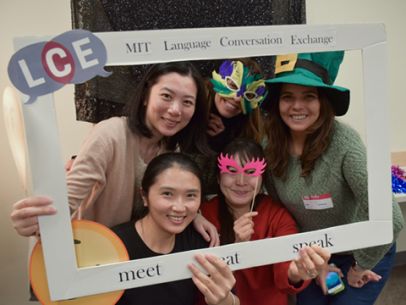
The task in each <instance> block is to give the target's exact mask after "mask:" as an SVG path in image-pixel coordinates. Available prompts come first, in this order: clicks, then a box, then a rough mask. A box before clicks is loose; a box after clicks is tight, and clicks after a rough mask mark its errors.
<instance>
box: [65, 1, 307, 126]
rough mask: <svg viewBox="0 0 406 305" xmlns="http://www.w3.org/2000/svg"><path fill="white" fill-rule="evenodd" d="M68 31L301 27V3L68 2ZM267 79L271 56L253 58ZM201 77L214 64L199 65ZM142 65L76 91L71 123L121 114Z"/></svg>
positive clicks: (117, 71)
mask: <svg viewBox="0 0 406 305" xmlns="http://www.w3.org/2000/svg"><path fill="white" fill-rule="evenodd" d="M71 9H72V27H73V28H74V29H78V28H79V29H85V30H89V31H92V32H106V31H130V30H151V29H173V28H197V27H226V26H244V25H277V24H279V25H280V24H300V23H305V22H306V19H305V0H245V1H240V0H239V1H232V0H217V1H211V0H148V1H145V0H71ZM256 60H257V61H258V62H259V64H260V65H261V67H262V69H263V71H264V73H265V75H266V76H272V73H273V71H270V70H269V67H271V66H272V62H273V58H272V57H258V58H256ZM196 65H197V66H198V67H199V68H200V70H201V72H202V74H203V75H204V76H208V75H211V71H212V70H213V69H214V68H215V66H216V65H217V62H216V61H215V60H210V61H198V62H196ZM147 67H148V66H147V65H138V66H121V67H120V66H118V67H107V68H106V70H110V71H112V72H113V74H112V75H111V76H110V77H108V78H102V77H96V78H94V79H92V80H90V81H88V82H86V83H84V84H80V85H76V86H75V107H76V118H77V120H80V121H88V122H92V123H97V122H99V121H101V120H104V119H107V118H109V117H111V116H117V115H120V114H121V113H122V111H123V106H124V104H125V102H126V101H127V99H128V98H129V96H130V95H131V92H132V91H133V89H134V87H135V85H136V84H137V82H138V80H139V79H140V78H141V76H142V75H143V73H144V71H145V70H146V68H147Z"/></svg>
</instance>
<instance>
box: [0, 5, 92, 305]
mask: <svg viewBox="0 0 406 305" xmlns="http://www.w3.org/2000/svg"><path fill="white" fill-rule="evenodd" d="M70 22H71V19H70V1H67V0H65V1H55V0H38V1H26V0H14V1H0V29H1V30H0V31H1V32H0V41H1V51H0V93H1V96H3V90H4V88H5V86H7V85H10V81H9V79H8V76H7V64H8V61H9V59H10V57H11V55H12V54H13V53H14V51H13V41H12V39H13V37H19V36H44V35H51V36H52V35H58V34H60V33H62V32H64V31H68V30H70V29H71V23H70ZM1 100H2V97H1ZM56 101H57V102H56V108H57V111H58V120H59V124H60V126H61V131H60V136H61V138H63V139H64V142H63V158H64V159H66V158H67V157H68V156H69V155H71V154H74V153H75V152H77V150H78V148H79V146H80V142H81V141H82V139H83V136H84V135H85V133H86V130H87V128H88V124H87V123H78V122H75V112H74V104H73V88H72V86H68V87H67V88H63V89H61V90H59V91H58V92H57V93H56ZM2 105H3V103H2V102H1V106H0V160H1V161H0V173H1V175H0V232H1V233H0V249H1V250H0V274H1V278H0V296H1V301H0V304H7V305H25V304H33V303H32V302H28V301H27V300H28V292H27V287H28V286H27V285H28V284H27V283H28V282H27V276H26V261H27V249H28V242H27V239H26V238H22V237H19V236H17V234H16V233H15V231H14V229H13V228H12V227H11V223H10V221H9V214H10V211H11V205H12V203H13V202H15V201H16V200H18V199H20V198H22V197H23V196H24V190H23V188H22V185H21V183H20V181H19V178H18V176H17V171H16V167H15V165H14V160H13V158H12V155H11V152H10V148H9V145H8V140H7V135H6V133H5V128H4V119H3V107H2ZM44 149H46V147H44Z"/></svg>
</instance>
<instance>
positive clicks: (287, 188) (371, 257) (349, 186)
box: [272, 121, 404, 269]
mask: <svg viewBox="0 0 406 305" xmlns="http://www.w3.org/2000/svg"><path fill="white" fill-rule="evenodd" d="M388 170H389V169H388ZM300 173H301V164H300V160H299V158H297V157H290V160H289V166H288V172H287V176H286V180H282V179H280V178H276V177H272V180H273V183H274V186H275V189H276V191H277V194H278V196H279V199H280V200H281V202H283V203H284V205H285V206H286V208H287V209H288V210H289V211H290V212H291V214H292V215H293V217H294V218H295V219H296V221H297V223H298V226H299V229H300V231H302V232H306V231H313V230H318V229H323V228H326V227H333V226H338V225H343V224H347V223H351V222H358V221H365V220H367V219H368V177H367V162H366V149H365V146H364V144H363V142H362V140H361V138H360V136H359V135H358V133H357V132H356V131H355V130H353V129H352V128H350V127H349V126H346V125H344V124H342V123H340V122H338V121H336V122H335V125H334V132H333V136H332V141H331V143H330V145H329V147H328V149H327V150H326V152H325V153H324V154H323V155H322V156H321V157H320V158H319V159H318V160H317V161H316V164H315V168H314V169H313V171H312V172H311V174H310V175H309V176H308V177H306V178H303V177H300ZM322 194H330V195H331V198H332V201H333V208H328V209H322V210H309V209H305V207H304V203H303V196H310V195H322ZM392 205H393V231H394V240H396V238H397V236H398V234H399V232H400V230H401V229H402V227H403V225H404V220H403V216H402V212H401V210H400V208H399V205H398V204H397V203H396V202H395V201H393V203H392ZM390 246H391V244H388V245H384V246H378V247H371V248H366V249H360V250H355V251H353V255H354V257H355V259H356V261H357V262H358V264H359V265H360V266H361V267H363V268H366V269H372V268H373V267H374V266H375V265H376V264H377V263H378V262H379V261H380V260H381V258H382V257H383V256H384V255H385V253H386V252H387V251H388V250H389V248H390Z"/></svg>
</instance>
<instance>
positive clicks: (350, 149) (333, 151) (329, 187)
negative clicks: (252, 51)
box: [263, 51, 404, 305]
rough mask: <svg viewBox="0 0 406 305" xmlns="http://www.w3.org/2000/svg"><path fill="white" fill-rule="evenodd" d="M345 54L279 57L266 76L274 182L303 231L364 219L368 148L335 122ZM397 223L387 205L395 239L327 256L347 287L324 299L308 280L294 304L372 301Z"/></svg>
mask: <svg viewBox="0 0 406 305" xmlns="http://www.w3.org/2000/svg"><path fill="white" fill-rule="evenodd" d="M343 57H344V52H343V51H337V52H323V53H307V54H291V55H284V56H278V57H277V59H276V64H275V75H276V77H275V78H273V79H270V80H267V82H268V83H269V87H270V88H269V90H270V92H269V93H270V103H267V104H263V107H264V108H266V109H265V110H266V111H268V112H269V114H268V116H267V124H268V126H267V134H268V147H267V149H266V152H267V158H268V162H269V165H270V169H271V175H272V182H273V186H274V187H275V190H276V193H277V195H278V197H279V199H280V200H281V202H282V203H283V204H284V205H285V206H286V207H287V209H288V210H289V211H290V213H291V214H292V215H293V217H294V218H295V219H296V221H297V223H298V226H299V229H300V230H301V231H303V232H306V231H313V230H317V229H323V228H327V227H332V226H338V225H343V224H347V223H351V222H358V221H365V220H367V219H368V181H367V166H366V149H365V146H364V144H363V142H362V140H361V138H360V137H359V135H358V134H357V133H356V132H355V131H354V130H353V129H352V128H350V127H349V126H346V125H344V124H343V123H341V122H339V121H337V120H335V116H341V115H344V114H345V113H346V112H347V110H348V106H349V100H350V92H349V90H348V89H346V88H342V87H338V86H334V85H333V82H334V80H335V78H336V76H337V73H338V69H339V66H340V64H341V62H342V60H343ZM403 224H404V220H403V217H402V213H401V211H400V209H399V206H398V205H397V204H396V202H393V230H394V236H395V238H394V241H393V243H392V244H387V245H384V246H379V247H372V248H367V249H360V250H354V251H352V252H349V253H343V254H335V255H332V258H331V260H330V263H334V264H335V266H336V267H335V268H334V267H333V270H334V271H337V272H339V274H341V275H342V276H343V281H344V284H345V286H346V288H345V290H344V291H342V292H340V293H338V294H336V295H333V296H325V295H324V294H323V292H322V290H321V289H320V287H319V286H318V285H317V284H316V282H315V281H313V282H312V283H311V285H309V287H308V288H307V289H305V290H304V291H303V292H302V293H300V294H299V295H298V297H297V304H312V305H317V304H352V305H358V304H373V303H374V301H375V300H376V298H377V297H378V295H379V293H380V291H381V290H382V288H383V286H384V284H385V282H386V280H387V278H388V276H389V272H390V270H391V267H392V263H393V260H394V256H395V252H396V251H395V239H396V237H397V235H398V233H399V231H400V230H401V229H402V227H403ZM319 280H320V279H319ZM322 280H324V279H322Z"/></svg>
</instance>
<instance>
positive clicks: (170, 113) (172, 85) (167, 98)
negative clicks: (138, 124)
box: [146, 72, 197, 137]
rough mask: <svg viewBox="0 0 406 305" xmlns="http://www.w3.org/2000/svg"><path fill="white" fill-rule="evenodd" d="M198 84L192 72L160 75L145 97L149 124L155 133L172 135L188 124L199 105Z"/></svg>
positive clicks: (156, 134) (147, 122)
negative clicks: (189, 74) (187, 74)
mask: <svg viewBox="0 0 406 305" xmlns="http://www.w3.org/2000/svg"><path fill="white" fill-rule="evenodd" d="M196 96H197V86H196V83H195V81H194V79H193V78H192V77H191V76H184V75H180V74H178V73H175V72H172V73H168V74H164V75H162V76H160V77H159V78H158V81H157V83H156V84H154V85H153V86H152V87H151V90H150V92H149V97H148V100H147V101H146V105H147V110H146V124H147V126H148V127H149V128H150V130H151V131H152V133H153V134H154V135H155V136H158V137H162V136H163V137H170V136H173V135H174V134H176V133H178V132H179V131H180V130H182V129H183V128H185V127H186V126H187V125H188V124H189V122H190V120H191V119H192V117H193V114H194V112H195V108H196Z"/></svg>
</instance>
